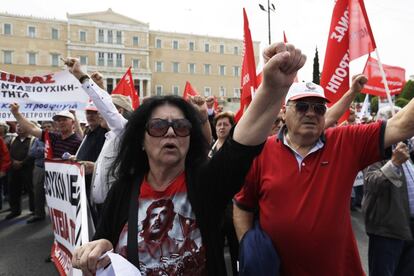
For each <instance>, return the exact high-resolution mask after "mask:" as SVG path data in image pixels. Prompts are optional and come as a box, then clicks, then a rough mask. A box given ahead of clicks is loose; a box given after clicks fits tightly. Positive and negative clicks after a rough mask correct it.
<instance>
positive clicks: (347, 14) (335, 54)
mask: <svg viewBox="0 0 414 276" xmlns="http://www.w3.org/2000/svg"><path fill="white" fill-rule="evenodd" d="M375 48H376V44H375V40H374V36H373V34H372V30H371V26H370V24H369V21H368V16H367V13H366V10H365V6H364V2H363V1H362V0H337V1H336V3H335V7H334V10H333V14H332V21H331V27H330V31H329V38H328V44H327V46H326V53H325V61H324V64H323V70H322V75H321V86H322V87H323V88H324V89H325V95H326V96H327V98H328V99H329V100H330V101H331V105H332V104H334V103H335V102H337V101H338V100H339V99H340V98H341V97H342V95H343V94H344V93H345V92H346V91H347V90H348V89H349V62H350V61H351V60H354V59H356V58H358V57H360V56H362V55H365V54H368V53H370V52H371V51H373V50H374V49H375Z"/></svg>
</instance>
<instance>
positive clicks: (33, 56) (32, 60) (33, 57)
mask: <svg viewBox="0 0 414 276" xmlns="http://www.w3.org/2000/svg"><path fill="white" fill-rule="evenodd" d="M28 59H29V62H28V63H29V65H36V53H29V54H28Z"/></svg>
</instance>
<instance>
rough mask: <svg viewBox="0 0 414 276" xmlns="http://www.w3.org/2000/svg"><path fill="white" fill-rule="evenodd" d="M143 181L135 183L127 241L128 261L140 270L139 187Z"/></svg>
mask: <svg viewBox="0 0 414 276" xmlns="http://www.w3.org/2000/svg"><path fill="white" fill-rule="evenodd" d="M141 181H142V179H141V178H140V179H138V181H136V182H135V181H134V184H133V186H132V191H131V198H130V202H129V214H128V241H127V257H128V261H129V262H131V263H132V264H133V265H135V266H136V267H137V268H139V259H138V196H139V187H141Z"/></svg>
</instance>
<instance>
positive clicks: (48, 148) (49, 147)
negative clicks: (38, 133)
mask: <svg viewBox="0 0 414 276" xmlns="http://www.w3.org/2000/svg"><path fill="white" fill-rule="evenodd" d="M44 138H45V158H46V159H53V149H52V143H51V141H50V137H49V131H47V130H46V131H45V137H44Z"/></svg>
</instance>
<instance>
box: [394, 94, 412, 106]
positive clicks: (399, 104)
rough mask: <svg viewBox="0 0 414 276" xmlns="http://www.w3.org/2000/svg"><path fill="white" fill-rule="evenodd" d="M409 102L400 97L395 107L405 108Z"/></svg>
mask: <svg viewBox="0 0 414 276" xmlns="http://www.w3.org/2000/svg"><path fill="white" fill-rule="evenodd" d="M408 102H409V100H407V99H406V98H403V97H398V99H396V100H395V105H396V106H399V107H401V108H403V107H404V106H406V105H407V104H408Z"/></svg>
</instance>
